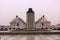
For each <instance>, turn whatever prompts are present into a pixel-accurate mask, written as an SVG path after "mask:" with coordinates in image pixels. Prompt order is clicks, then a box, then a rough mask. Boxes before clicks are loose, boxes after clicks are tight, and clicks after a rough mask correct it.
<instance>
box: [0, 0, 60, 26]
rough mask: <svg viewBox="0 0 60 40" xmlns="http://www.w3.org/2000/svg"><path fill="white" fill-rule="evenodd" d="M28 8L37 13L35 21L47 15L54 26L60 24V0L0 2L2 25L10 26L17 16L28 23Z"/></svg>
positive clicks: (11, 0)
mask: <svg viewBox="0 0 60 40" xmlns="http://www.w3.org/2000/svg"><path fill="white" fill-rule="evenodd" d="M28 8H33V10H34V11H35V21H37V20H38V19H39V18H40V17H41V16H42V15H45V16H46V18H47V19H48V20H49V21H51V23H52V24H53V25H55V24H58V23H60V14H59V13H60V0H0V25H9V22H10V21H11V20H13V19H14V18H15V16H16V15H18V16H19V17H20V18H21V19H23V20H24V21H26V11H27V10H28Z"/></svg>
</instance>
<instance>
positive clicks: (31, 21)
mask: <svg viewBox="0 0 60 40" xmlns="http://www.w3.org/2000/svg"><path fill="white" fill-rule="evenodd" d="M34 22H35V20H34V11H33V10H32V8H29V9H28V11H27V28H28V29H32V28H34Z"/></svg>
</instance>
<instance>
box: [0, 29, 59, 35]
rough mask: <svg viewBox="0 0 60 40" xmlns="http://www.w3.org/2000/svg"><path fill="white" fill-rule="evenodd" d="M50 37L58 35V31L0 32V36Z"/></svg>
mask: <svg viewBox="0 0 60 40" xmlns="http://www.w3.org/2000/svg"><path fill="white" fill-rule="evenodd" d="M47 34H48V35H50V34H60V30H51V31H0V35H47Z"/></svg>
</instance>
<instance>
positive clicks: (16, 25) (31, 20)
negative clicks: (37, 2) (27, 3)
mask: <svg viewBox="0 0 60 40" xmlns="http://www.w3.org/2000/svg"><path fill="white" fill-rule="evenodd" d="M34 13H35V12H34V11H33V10H32V8H29V9H28V11H27V12H26V14H27V22H24V21H23V20H22V19H21V18H20V17H18V16H17V15H16V17H15V18H14V19H13V20H12V21H11V22H10V26H0V29H4V28H5V29H8V30H11V29H12V30H13V29H14V30H15V29H23V28H28V29H31V28H46V29H47V28H50V29H52V28H54V27H55V26H52V25H51V22H50V21H49V20H47V19H46V18H45V15H43V16H42V17H41V18H40V19H39V20H37V21H36V22H35V17H34V15H35V14H34ZM55 28H56V27H55Z"/></svg>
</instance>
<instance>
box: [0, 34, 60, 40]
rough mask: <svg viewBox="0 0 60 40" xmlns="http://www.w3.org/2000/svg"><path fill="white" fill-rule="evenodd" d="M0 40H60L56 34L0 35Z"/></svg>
mask: <svg viewBox="0 0 60 40" xmlns="http://www.w3.org/2000/svg"><path fill="white" fill-rule="evenodd" d="M0 40H60V34H59V35H58V34H56V35H0Z"/></svg>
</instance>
